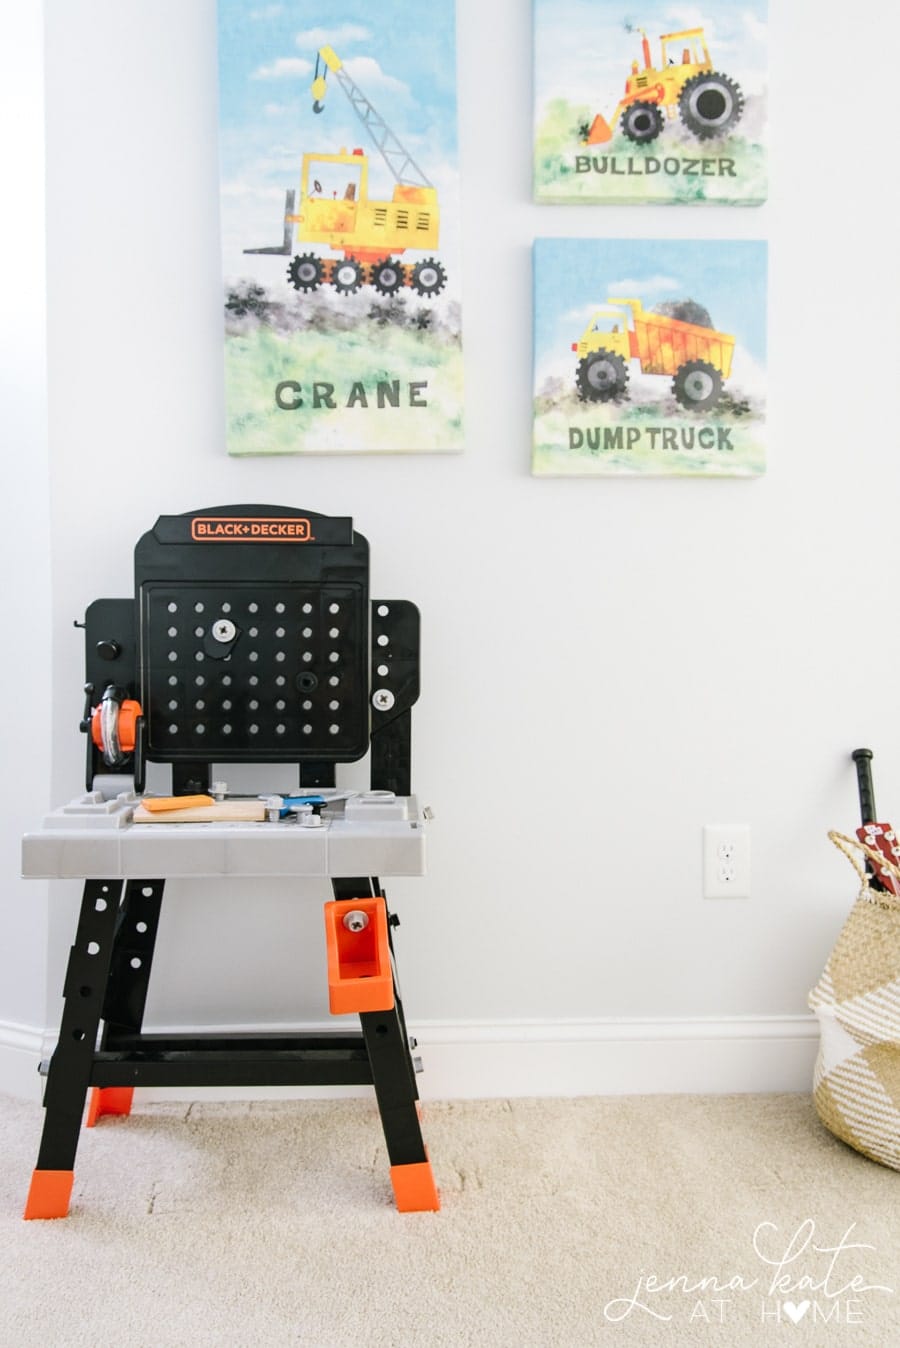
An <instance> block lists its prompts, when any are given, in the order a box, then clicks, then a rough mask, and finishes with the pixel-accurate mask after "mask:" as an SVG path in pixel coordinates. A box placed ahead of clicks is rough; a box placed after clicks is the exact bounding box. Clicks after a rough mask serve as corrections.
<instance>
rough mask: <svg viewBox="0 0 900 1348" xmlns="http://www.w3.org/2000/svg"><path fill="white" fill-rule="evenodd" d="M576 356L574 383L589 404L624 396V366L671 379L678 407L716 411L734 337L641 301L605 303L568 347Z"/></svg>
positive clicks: (625, 369) (626, 368) (626, 380)
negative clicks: (656, 310)
mask: <svg viewBox="0 0 900 1348" xmlns="http://www.w3.org/2000/svg"><path fill="white" fill-rule="evenodd" d="M572 350H573V351H575V352H577V354H578V355H579V357H580V360H579V362H578V370H577V373H576V376H575V383H576V386H577V388H578V393H579V396H580V397H581V398H582V399H585V400H587V401H589V402H611V401H613V400H614V399H621V398H622V397H624V395H625V393H626V390H627V388H628V374H629V370H628V366H629V362H630V361H632V360H637V361H638V362H639V363H640V368H641V370H642V372H643V373H644V374H668V375H674V379H673V380H672V392H673V393H674V395H675V397H676V398H677V399H678V401H679V402H680V403H681V405H682V407H686V408H689V409H690V410H693V411H698V412H701V411H705V410H707V409H708V408H710V407H715V405H716V403H717V402H718V401H719V399H720V397H721V396H722V386H723V383H724V381H725V380H726V379H727V378H728V376H729V375H730V373H731V359H732V356H733V354H734V337H732V336H730V335H729V334H728V333H725V332H717V331H716V330H715V329H714V328H711V327H704V326H702V325H701V324H699V323H686V322H684V321H683V320H682V319H680V318H672V317H671V316H670V315H668V314H658V313H652V312H650V311H649V310H646V309H645V308H644V306H643V304H642V303H641V301H640V300H635V299H612V298H611V299H608V300H607V301H606V304H605V305H604V306H603V307H602V308H600V309H597V310H596V312H595V313H594V316H593V318H592V319H591V321H590V323H589V324H588V326H587V327H586V328H585V330H584V332H583V334H582V336H581V337H580V339H579V340H578V341H577V342H573V343H572Z"/></svg>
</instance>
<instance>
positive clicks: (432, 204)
mask: <svg viewBox="0 0 900 1348" xmlns="http://www.w3.org/2000/svg"><path fill="white" fill-rule="evenodd" d="M329 72H331V74H332V75H333V76H334V78H335V79H336V80H337V82H338V84H340V86H341V88H342V89H343V91H344V93H345V94H346V95H347V98H348V99H349V101H350V106H351V107H352V108H353V111H354V112H355V113H356V115H357V116H358V117H359V119H360V121H361V122H362V124H363V126H364V127H365V128H366V130H367V131H368V133H369V135H370V136H371V138H372V141H373V143H374V145H375V147H376V149H377V150H378V151H379V152H380V154H381V157H382V159H383V160H384V162H385V164H386V165H387V167H388V169H389V170H390V172H391V175H392V176H393V178H394V191H393V195H392V197H391V199H390V201H385V200H380V201H373V200H371V199H370V198H369V159H368V156H367V155H366V154H365V153H364V152H363V151H362V150H361V149H354V150H352V152H350V153H348V152H347V150H346V149H342V150H341V151H340V152H339V153H338V154H312V153H310V154H304V156H303V163H302V170H301V176H300V205H299V210H297V211H296V212H295V210H294V201H295V198H294V194H293V192H289V193H288V194H287V204H286V208H285V216H284V243H283V245H282V246H281V247H277V248H253V249H247V250H246V251H247V252H254V253H284V254H287V255H289V254H290V253H291V252H292V247H291V239H292V232H293V227H294V226H296V230H297V243H298V245H299V244H302V243H309V244H324V245H326V246H327V247H328V248H331V249H333V250H334V251H335V252H338V253H342V254H343V259H342V260H341V259H333V258H327V257H322V256H320V255H319V254H318V253H314V252H307V253H299V252H298V254H297V255H296V256H295V257H294V258H293V260H292V261H291V264H290V266H289V267H288V273H287V274H288V279H289V280H290V282H291V283H292V285H293V286H294V287H295V289H297V290H302V291H304V292H308V291H312V290H318V288H319V286H321V285H322V284H331V285H333V286H334V289H335V290H336V291H337V292H338V294H341V295H352V294H355V293H356V291H358V290H359V289H360V287H361V286H362V285H363V284H365V283H366V282H369V281H370V282H371V284H372V285H373V286H374V288H375V290H377V291H378V293H379V294H381V295H393V294H395V293H396V292H397V291H398V290H400V289H401V288H402V287H403V286H409V287H411V288H412V289H413V290H414V291H415V292H416V293H417V294H418V295H421V296H423V297H424V298H428V299H430V298H432V297H433V296H435V295H438V294H439V293H440V292H441V290H443V288H444V286H445V284H446V281H447V273H446V271H445V270H444V267H443V266H442V265H441V263H440V262H439V261H438V260H437V258H435V257H428V258H426V259H424V260H423V261H421V262H416V263H414V264H410V263H401V262H398V261H397V260H396V259H397V258H398V257H399V256H401V255H402V254H403V253H404V252H405V251H406V249H408V248H415V249H422V250H423V251H426V252H427V251H430V250H431V249H435V248H437V246H438V239H439V234H440V208H439V205H438V196H437V189H436V188H435V187H434V185H433V184H432V183H431V182H430V181H429V179H428V178H427V177H426V176H425V174H424V173H423V172H422V170H421V169H420V168H419V166H418V164H417V163H416V162H415V160H414V159H413V158H412V156H411V155H410V154H409V152H408V151H407V150H406V149H405V148H404V146H403V145H402V144H401V142H400V140H399V139H398V137H397V136H396V135H395V134H394V132H393V131H392V130H391V129H390V127H389V126H388V125H387V123H386V122H385V120H384V118H383V117H381V116H380V114H379V113H378V112H377V111H376V109H375V108H374V106H373V105H372V103H370V102H369V100H368V98H367V97H366V96H365V94H364V93H363V92H362V90H361V89H360V87H359V85H358V84H357V83H356V81H355V80H354V79H353V78H352V76H351V75H350V74H348V72H347V69H346V67H345V65H344V63H343V62H342V61H341V59H340V57H339V56H338V55H337V53H336V52H335V51H334V49H333V48H332V47H328V46H325V47H321V48H320V49H319V51H318V54H317V56H316V71H315V78H314V80H313V84H312V89H311V92H312V96H313V112H316V113H320V112H321V111H322V109H323V106H324V100H325V94H326V89H327V85H326V80H327V76H328V73H329Z"/></svg>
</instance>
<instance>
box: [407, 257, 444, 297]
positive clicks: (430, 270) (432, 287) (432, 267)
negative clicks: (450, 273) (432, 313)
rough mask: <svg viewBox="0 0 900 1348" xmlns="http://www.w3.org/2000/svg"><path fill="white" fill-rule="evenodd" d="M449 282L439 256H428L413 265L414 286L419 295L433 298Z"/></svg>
mask: <svg viewBox="0 0 900 1348" xmlns="http://www.w3.org/2000/svg"><path fill="white" fill-rule="evenodd" d="M446 284H447V273H446V272H445V271H444V268H443V267H442V266H441V264H440V262H438V260H437V258H434V257H427V258H426V259H425V261H424V262H417V263H416V265H415V266H414V267H413V273H412V288H413V290H414V291H415V292H416V294H417V295H422V296H424V297H425V298H426V299H432V298H433V297H434V296H435V295H439V294H440V293H441V291H442V290H443V288H444V286H445V285H446Z"/></svg>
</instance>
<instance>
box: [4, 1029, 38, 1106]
mask: <svg viewBox="0 0 900 1348" xmlns="http://www.w3.org/2000/svg"><path fill="white" fill-rule="evenodd" d="M43 1046H44V1032H43V1030H38V1029H36V1028H35V1027H34V1026H31V1025H15V1024H12V1023H11V1022H10V1021H3V1020H0V1091H2V1092H3V1094H4V1095H14V1096H16V1097H18V1099H20V1100H40V1098H41V1096H42V1094H43V1086H42V1082H41V1078H40V1076H39V1075H38V1067H39V1066H40V1062H41V1057H42V1055H43Z"/></svg>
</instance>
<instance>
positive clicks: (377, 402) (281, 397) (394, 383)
mask: <svg viewBox="0 0 900 1348" xmlns="http://www.w3.org/2000/svg"><path fill="white" fill-rule="evenodd" d="M427 390H428V380H427V379H417V380H413V381H412V382H411V383H409V384H406V385H405V386H404V385H402V384H401V382H400V380H399V379H379V381H378V383H377V384H376V385H375V388H374V389H371V388H370V389H368V390H367V389H366V386H365V384H363V383H362V382H361V381H360V380H357V381H356V382H354V383H353V384H351V385H350V386H349V388H345V389H343V390H340V389H338V387H337V385H335V384H329V383H327V382H326V381H325V380H321V381H317V382H315V383H313V384H312V385H309V386H308V387H306V388H304V386H303V385H302V384H300V383H298V382H297V380H296V379H282V381H281V383H280V384H276V385H275V403H276V405H277V406H278V407H280V408H281V410H282V412H299V410H300V408H301V407H309V408H312V410H313V411H314V412H318V411H322V410H323V409H328V410H330V411H332V412H333V411H335V410H336V409H337V408H338V407H339V406H340V407H372V408H376V409H377V408H385V407H401V406H405V407H427V406H428V398H427V397H426V396H425V395H426V393H427Z"/></svg>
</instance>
